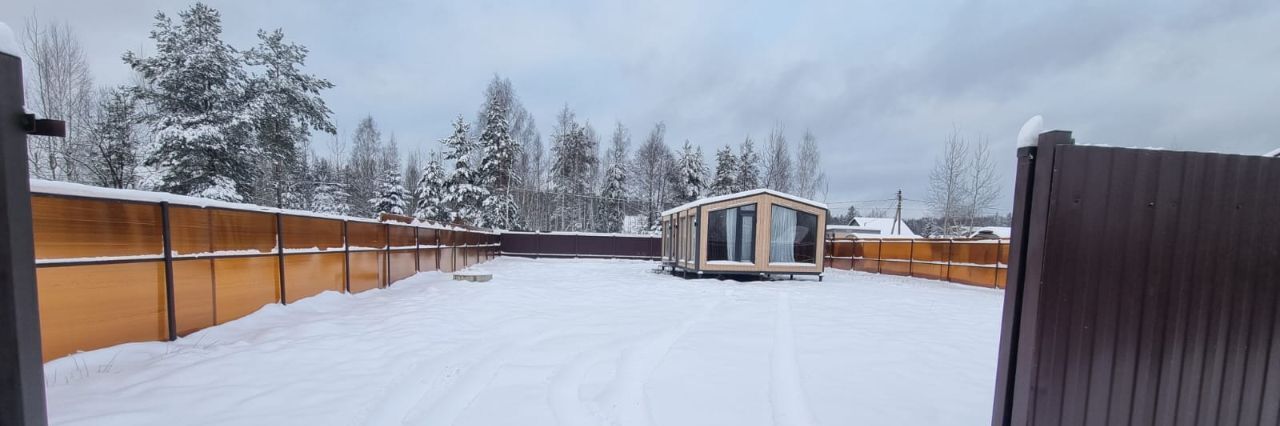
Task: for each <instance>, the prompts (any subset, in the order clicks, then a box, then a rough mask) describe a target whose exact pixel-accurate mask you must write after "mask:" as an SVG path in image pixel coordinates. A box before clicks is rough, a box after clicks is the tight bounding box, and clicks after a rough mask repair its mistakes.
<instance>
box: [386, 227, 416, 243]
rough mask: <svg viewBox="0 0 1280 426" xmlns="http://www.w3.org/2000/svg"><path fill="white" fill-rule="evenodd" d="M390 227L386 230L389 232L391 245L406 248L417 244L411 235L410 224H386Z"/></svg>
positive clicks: (411, 228)
mask: <svg viewBox="0 0 1280 426" xmlns="http://www.w3.org/2000/svg"><path fill="white" fill-rule="evenodd" d="M387 226H388V227H390V229H389V230H388V231H387V232H389V233H390V234H391V247H393V248H406V247H413V246H415V245H416V244H417V240H415V239H414V237H413V227H412V226H401V225H387Z"/></svg>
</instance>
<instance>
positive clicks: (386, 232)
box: [382, 223, 391, 288]
mask: <svg viewBox="0 0 1280 426" xmlns="http://www.w3.org/2000/svg"><path fill="white" fill-rule="evenodd" d="M382 252H383V256H382V257H383V259H382V273H383V277H384V278H383V284H382V288H387V287H391V225H388V224H385V223H384V224H382Z"/></svg>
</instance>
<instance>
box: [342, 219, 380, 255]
mask: <svg viewBox="0 0 1280 426" xmlns="http://www.w3.org/2000/svg"><path fill="white" fill-rule="evenodd" d="M347 244H350V245H351V249H352V250H355V249H368V248H379V249H380V248H386V247H387V231H386V225H381V224H377V223H367V222H348V223H347Z"/></svg>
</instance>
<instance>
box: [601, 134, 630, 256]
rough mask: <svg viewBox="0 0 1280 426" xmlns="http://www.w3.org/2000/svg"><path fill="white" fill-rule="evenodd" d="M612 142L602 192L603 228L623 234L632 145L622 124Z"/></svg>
mask: <svg viewBox="0 0 1280 426" xmlns="http://www.w3.org/2000/svg"><path fill="white" fill-rule="evenodd" d="M611 142H612V143H611V146H610V147H609V151H608V152H607V153H606V154H605V159H606V161H608V163H609V166H608V168H607V169H605V177H604V188H602V189H601V190H600V198H602V199H603V200H601V201H602V204H603V207H602V208H601V211H600V215H601V226H602V230H603V231H604V232H622V220H623V218H624V217H625V216H626V214H627V212H626V210H625V209H626V197H627V145H630V144H631V136H630V134H628V132H627V128H626V127H623V126H622V123H618V125H617V127H615V128H614V130H613V139H612V141H611Z"/></svg>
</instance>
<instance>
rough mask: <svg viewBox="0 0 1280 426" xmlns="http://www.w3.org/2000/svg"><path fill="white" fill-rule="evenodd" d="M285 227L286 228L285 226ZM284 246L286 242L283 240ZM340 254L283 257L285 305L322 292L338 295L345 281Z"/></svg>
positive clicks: (342, 260)
mask: <svg viewBox="0 0 1280 426" xmlns="http://www.w3.org/2000/svg"><path fill="white" fill-rule="evenodd" d="M287 226H288V225H286V227H287ZM285 241H286V244H288V243H287V241H288V240H285ZM344 259H345V256H344V255H343V254H342V253H317V254H292V255H288V256H285V257H284V277H285V280H284V283H285V295H286V296H288V297H287V300H286V302H288V303H293V302H296V301H298V300H300V299H302V298H305V297H310V296H315V295H317V294H320V293H322V292H325V291H337V292H341V291H342V287H343V281H344V280H345V279H346V275H345V273H346V270H345V266H346V265H345V264H344Z"/></svg>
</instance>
